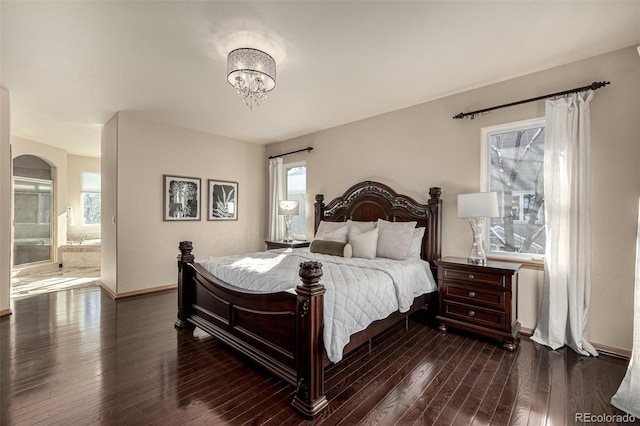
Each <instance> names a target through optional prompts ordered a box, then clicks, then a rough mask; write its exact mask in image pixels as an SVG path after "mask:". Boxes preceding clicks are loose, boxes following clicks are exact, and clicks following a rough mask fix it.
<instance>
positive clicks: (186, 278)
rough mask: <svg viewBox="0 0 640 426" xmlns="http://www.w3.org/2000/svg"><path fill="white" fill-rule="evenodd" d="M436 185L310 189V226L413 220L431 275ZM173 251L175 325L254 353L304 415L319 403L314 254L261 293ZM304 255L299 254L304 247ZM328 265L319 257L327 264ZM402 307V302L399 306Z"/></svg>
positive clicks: (322, 356)
mask: <svg viewBox="0 0 640 426" xmlns="http://www.w3.org/2000/svg"><path fill="white" fill-rule="evenodd" d="M440 196H441V191H440V188H436V187H433V188H430V190H429V199H428V201H427V203H426V204H421V203H418V202H417V201H415V200H414V199H413V198H411V197H408V196H406V195H400V194H397V193H396V192H395V191H394V190H393V189H391V188H390V187H388V186H386V185H384V184H382V183H378V182H372V181H365V182H361V183H358V184H356V185H354V186H352V187H351V188H349V189H348V190H347V191H346V192H345V193H344V194H343V195H342V196H341V197H338V198H336V199H334V200H332V201H331V202H329V203H328V204H326V205H325V203H324V196H323V195H322V194H318V195H316V197H315V201H316V202H315V205H314V228H315V230H316V231H317V230H318V228H319V227H320V226H321V222H346V221H347V220H352V221H359V222H368V221H376V220H377V219H383V220H387V221H390V222H413V221H415V222H417V225H416V226H417V227H420V228H425V232H424V237H423V238H422V242H421V247H420V249H419V252H420V257H421V258H422V259H423V260H426V261H428V262H429V266H430V268H431V270H432V275H433V276H434V277H435V276H437V274H436V267H435V262H434V260H436V259H438V258H439V257H440V254H441V206H442V200H441V198H440ZM179 249H180V255H179V256H178V315H177V320H176V322H175V326H176V327H177V328H179V329H186V330H189V329H193V328H194V327H199V328H201V329H203V330H205V331H206V332H208V333H209V334H211V335H213V336H215V337H217V338H218V339H220V340H221V341H222V342H224V343H225V344H227V345H229V346H231V347H232V348H234V349H236V350H237V351H239V352H240V353H242V354H244V355H245V356H247V357H249V358H250V359H252V360H254V361H255V362H257V363H258V364H260V365H262V366H263V367H264V368H266V369H267V370H269V371H270V372H272V373H273V374H274V375H276V376H278V377H280V378H282V379H283V380H285V381H287V382H289V383H290V384H292V385H293V386H295V392H294V399H293V402H292V406H293V408H294V409H295V410H296V411H298V412H299V413H300V414H302V415H303V416H305V417H307V418H312V417H313V416H315V415H316V414H318V413H319V412H320V411H322V409H324V408H325V407H326V406H327V404H328V402H327V398H326V396H325V395H324V371H325V368H327V367H328V366H330V365H331V363H332V361H331V360H330V359H329V356H328V355H327V351H326V350H325V347H324V344H323V340H324V339H323V329H324V302H325V300H324V298H325V292H326V288H325V285H323V284H321V283H320V281H321V280H322V274H323V269H322V262H318V261H316V260H304V261H303V262H301V263H300V264H299V270H298V271H292V272H291V274H292V275H294V274H296V272H297V275H298V276H299V280H300V282H299V284H298V285H297V287H295V289H289V290H286V291H277V292H272V293H264V292H259V291H253V290H246V289H240V288H238V287H236V286H233V285H230V284H228V283H227V282H226V281H225V280H223V279H221V278H220V277H217V276H215V275H213V274H212V273H211V272H209V271H208V270H207V269H206V268H205V267H204V266H203V264H202V263H205V262H202V263H198V262H196V261H195V256H194V255H193V254H192V251H193V245H192V243H191V242H189V241H182V242H181V243H180V245H179ZM305 256H307V255H305ZM327 266H328V265H325V267H327ZM437 304H438V298H437V293H435V292H431V293H425V294H420V295H418V296H417V297H415V298H413V300H412V301H409V304H408V305H409V306H408V309H406V310H405V311H404V312H400V311H395V312H393V313H391V314H390V315H389V316H387V317H386V318H384V319H381V320H376V321H374V322H372V323H371V324H370V325H369V326H368V327H367V328H366V329H364V330H362V331H359V332H357V333H356V334H353V335H351V336H350V339H349V342H348V344H347V345H346V346H344V348H343V349H342V355H343V356H346V355H347V354H348V353H350V352H351V351H353V350H354V349H356V348H357V347H359V346H360V345H362V344H364V343H366V342H367V341H368V340H370V339H371V338H372V337H374V336H376V335H378V334H380V333H381V332H383V331H384V330H386V329H388V328H389V327H391V326H393V325H395V324H397V323H398V322H400V321H402V320H403V319H404V318H406V317H407V316H408V315H410V314H412V313H414V312H416V311H417V310H421V309H423V310H428V311H429V312H430V314H431V313H433V310H435V309H437ZM405 308H406V307H405Z"/></svg>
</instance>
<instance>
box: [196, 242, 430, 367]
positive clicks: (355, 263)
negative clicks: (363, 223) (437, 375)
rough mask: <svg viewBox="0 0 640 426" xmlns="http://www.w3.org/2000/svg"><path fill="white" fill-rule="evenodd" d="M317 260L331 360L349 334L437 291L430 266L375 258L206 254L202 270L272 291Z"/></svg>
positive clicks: (299, 252) (292, 282)
mask: <svg viewBox="0 0 640 426" xmlns="http://www.w3.org/2000/svg"><path fill="white" fill-rule="evenodd" d="M306 260H317V261H319V262H321V263H322V271H323V275H322V278H321V279H320V283H322V284H324V286H325V288H326V293H325V295H324V335H323V337H324V345H325V348H326V350H327V355H328V357H329V359H330V360H331V361H332V362H338V361H340V360H341V359H342V350H343V348H344V347H345V345H346V344H347V343H349V339H350V336H351V335H352V334H354V333H357V332H358V331H361V330H364V329H365V328H367V326H368V325H369V324H371V323H372V322H373V321H376V320H379V319H383V318H386V317H387V316H388V315H389V314H391V313H392V312H395V311H397V310H399V311H400V312H406V311H407V310H408V309H409V307H410V306H411V303H412V302H413V299H414V298H415V297H416V296H419V295H421V294H424V293H429V292H432V291H435V290H436V288H437V287H436V284H435V280H434V279H433V275H432V274H431V269H430V268H429V264H428V263H427V262H425V261H423V260H420V259H409V260H405V261H398V260H391V259H383V258H378V259H375V260H365V259H359V258H351V259H345V258H342V257H336V256H329V255H323V254H318V253H311V252H309V249H295V250H291V249H281V250H270V251H266V252H259V253H251V254H244V255H235V256H226V257H217V258H212V257H210V258H209V259H208V260H205V261H203V262H200V263H201V264H202V266H204V268H205V269H207V270H208V271H209V272H211V273H212V274H213V275H215V276H216V277H218V278H220V279H221V280H223V281H225V282H227V283H228V284H231V285H233V286H236V287H239V288H243V289H247V290H253V291H259V292H264V293H272V292H278V291H285V290H289V289H293V288H295V286H297V285H298V284H300V278H299V277H298V270H299V269H300V268H299V265H300V262H304V261H306Z"/></svg>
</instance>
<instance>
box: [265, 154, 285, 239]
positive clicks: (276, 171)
mask: <svg viewBox="0 0 640 426" xmlns="http://www.w3.org/2000/svg"><path fill="white" fill-rule="evenodd" d="M283 173H284V169H283V167H282V157H276V158H270V159H269V240H270V241H278V240H281V239H282V231H283V229H282V228H283V226H282V218H281V217H280V216H278V202H279V201H280V200H281V199H282V185H283Z"/></svg>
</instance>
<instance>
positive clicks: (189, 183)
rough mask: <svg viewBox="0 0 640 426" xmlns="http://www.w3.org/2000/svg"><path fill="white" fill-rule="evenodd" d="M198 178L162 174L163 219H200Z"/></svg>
mask: <svg viewBox="0 0 640 426" xmlns="http://www.w3.org/2000/svg"><path fill="white" fill-rule="evenodd" d="M200 182H201V180H200V179H199V178H190V177H184V176H171V175H164V220H165V221H177V220H200V199H201V197H200V193H201V191H200Z"/></svg>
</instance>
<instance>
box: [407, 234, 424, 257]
mask: <svg viewBox="0 0 640 426" xmlns="http://www.w3.org/2000/svg"><path fill="white" fill-rule="evenodd" d="M425 229H426V228H424V227H421V228H415V229H414V230H413V235H412V236H411V243H410V244H409V251H407V258H412V259H421V257H420V253H421V252H422V239H423V238H424V231H425Z"/></svg>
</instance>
